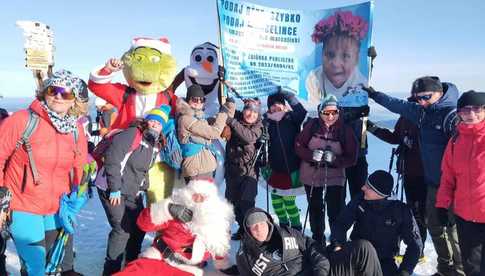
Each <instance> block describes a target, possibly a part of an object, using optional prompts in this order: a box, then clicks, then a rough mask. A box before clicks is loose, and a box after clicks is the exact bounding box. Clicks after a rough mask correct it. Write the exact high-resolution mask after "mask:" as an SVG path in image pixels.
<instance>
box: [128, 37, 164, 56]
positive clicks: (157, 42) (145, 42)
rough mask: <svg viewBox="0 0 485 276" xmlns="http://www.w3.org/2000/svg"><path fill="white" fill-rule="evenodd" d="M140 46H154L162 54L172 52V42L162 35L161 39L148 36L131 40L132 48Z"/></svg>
mask: <svg viewBox="0 0 485 276" xmlns="http://www.w3.org/2000/svg"><path fill="white" fill-rule="evenodd" d="M138 47H147V48H153V49H155V50H158V51H159V52H160V53H162V54H167V55H171V54H172V50H171V47H170V42H169V41H168V38H166V37H161V38H159V39H153V38H148V37H135V38H134V39H133V40H132V41H131V49H136V48H138Z"/></svg>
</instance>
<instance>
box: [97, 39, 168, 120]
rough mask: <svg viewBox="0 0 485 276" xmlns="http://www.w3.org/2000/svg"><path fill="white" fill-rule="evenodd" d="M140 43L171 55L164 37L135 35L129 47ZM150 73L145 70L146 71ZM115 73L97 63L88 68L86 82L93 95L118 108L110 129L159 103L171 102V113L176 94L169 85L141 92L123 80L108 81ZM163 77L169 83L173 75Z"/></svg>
mask: <svg viewBox="0 0 485 276" xmlns="http://www.w3.org/2000/svg"><path fill="white" fill-rule="evenodd" d="M143 47H145V48H151V49H155V50H157V51H159V52H160V53H161V55H166V56H171V47H170V43H169V41H168V39H166V38H161V39H150V38H135V39H133V40H132V43H131V48H130V50H129V51H133V50H136V49H138V48H143ZM129 51H128V52H129ZM125 55H126V53H125ZM125 66H127V65H125ZM149 73H150V72H147V74H149ZM115 75H116V72H111V71H109V70H107V68H106V66H100V67H97V68H95V69H94V70H93V71H92V72H91V74H90V76H89V83H88V87H89V89H90V90H91V91H92V92H93V93H94V94H95V95H96V96H98V97H100V98H102V99H104V100H106V101H107V102H108V103H110V104H112V105H114V106H115V107H116V109H117V110H118V117H117V118H116V121H115V122H114V123H113V125H112V126H111V128H112V129H115V128H122V129H124V128H127V127H128V125H129V124H130V123H131V122H132V121H133V120H134V119H135V118H143V117H144V116H145V115H146V113H148V112H149V111H150V110H152V109H153V108H155V107H158V106H160V105H162V104H166V105H170V106H171V107H172V115H173V114H175V111H174V110H175V102H176V100H177V97H176V96H175V93H174V91H173V90H172V89H171V88H166V89H164V90H163V91H154V92H155V93H154V92H153V91H151V92H144V93H143V92H141V91H137V90H136V89H135V88H133V87H132V86H128V85H126V84H122V83H111V80H112V79H113V78H114V77H115ZM167 75H170V74H167ZM161 77H162V76H161ZM164 77H166V76H164ZM125 78H130V76H127V74H125ZM127 81H128V83H130V82H131V81H132V80H130V79H127ZM166 81H168V83H170V82H171V81H172V78H169V80H165V82H166Z"/></svg>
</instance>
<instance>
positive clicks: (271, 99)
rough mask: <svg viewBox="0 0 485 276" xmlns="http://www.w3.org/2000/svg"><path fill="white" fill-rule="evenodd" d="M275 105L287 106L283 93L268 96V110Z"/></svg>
mask: <svg viewBox="0 0 485 276" xmlns="http://www.w3.org/2000/svg"><path fill="white" fill-rule="evenodd" d="M275 103H280V104H285V98H284V97H283V95H282V94H281V93H276V94H273V95H269V96H268V102H267V104H268V108H270V107H271V106H272V105H274V104H275Z"/></svg>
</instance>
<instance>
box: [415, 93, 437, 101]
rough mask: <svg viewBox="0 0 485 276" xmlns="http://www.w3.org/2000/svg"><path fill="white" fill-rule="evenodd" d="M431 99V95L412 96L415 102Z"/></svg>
mask: <svg viewBox="0 0 485 276" xmlns="http://www.w3.org/2000/svg"><path fill="white" fill-rule="evenodd" d="M431 97H433V94H427V95H422V96H418V95H416V96H414V100H415V101H429V100H430V99H431Z"/></svg>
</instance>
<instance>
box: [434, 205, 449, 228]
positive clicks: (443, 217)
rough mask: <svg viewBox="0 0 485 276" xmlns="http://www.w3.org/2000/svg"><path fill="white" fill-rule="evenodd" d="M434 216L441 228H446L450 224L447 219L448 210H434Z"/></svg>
mask: <svg viewBox="0 0 485 276" xmlns="http://www.w3.org/2000/svg"><path fill="white" fill-rule="evenodd" d="M436 216H437V218H438V221H439V222H440V224H441V225H442V226H448V225H449V223H450V220H449V218H448V209H445V208H436Z"/></svg>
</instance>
